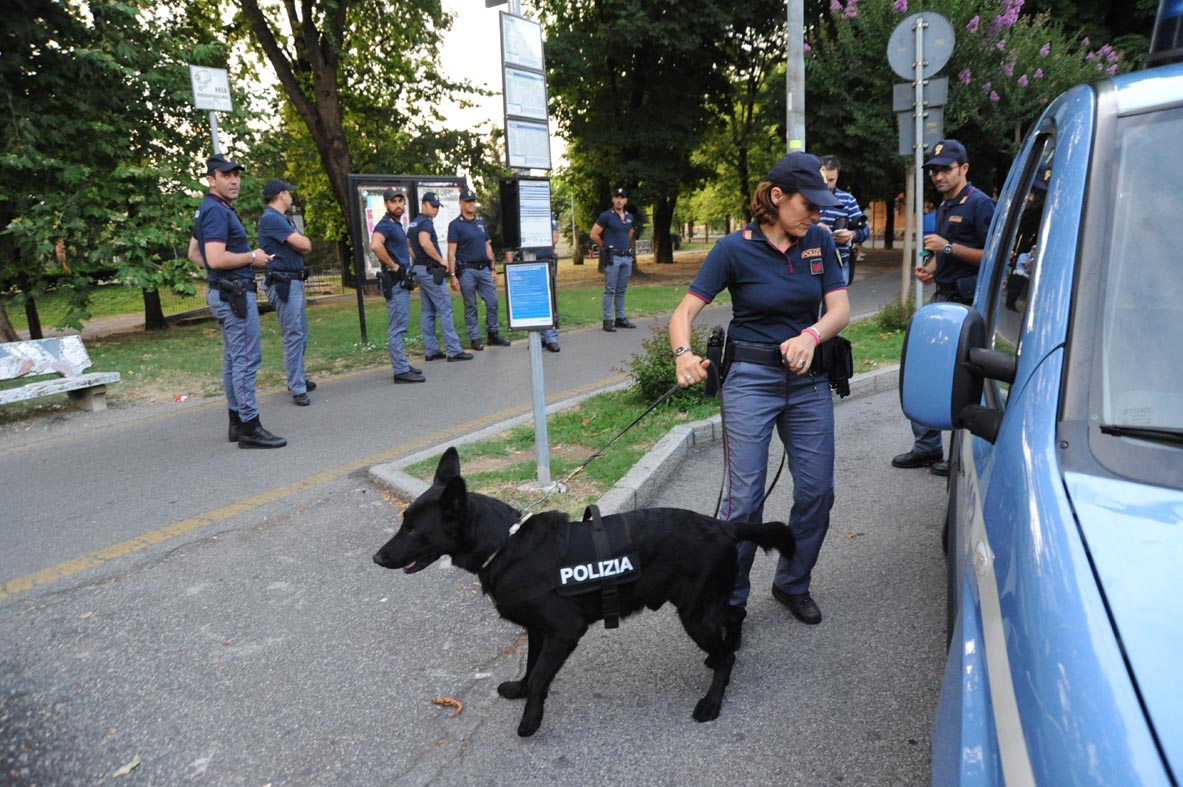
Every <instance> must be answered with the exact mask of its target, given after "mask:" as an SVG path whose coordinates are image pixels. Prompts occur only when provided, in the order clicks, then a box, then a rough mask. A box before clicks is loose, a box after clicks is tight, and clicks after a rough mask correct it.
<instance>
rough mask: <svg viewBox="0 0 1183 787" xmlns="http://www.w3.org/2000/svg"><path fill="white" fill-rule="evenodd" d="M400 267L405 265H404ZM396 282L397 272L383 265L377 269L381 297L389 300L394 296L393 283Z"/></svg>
mask: <svg viewBox="0 0 1183 787" xmlns="http://www.w3.org/2000/svg"><path fill="white" fill-rule="evenodd" d="M402 267H404V268H405V267H406V266H405V265H404V266H402ZM397 283H398V274H397V273H395V272H394V271H392V270H390V269H388V268H386V267H383V268H380V269H379V270H378V289H379V290H381V291H382V297H383V298H385V299H386V300H390V299H391V298H393V297H394V285H395V284H397Z"/></svg>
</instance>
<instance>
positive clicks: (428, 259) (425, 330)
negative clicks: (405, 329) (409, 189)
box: [407, 191, 472, 362]
mask: <svg viewBox="0 0 1183 787" xmlns="http://www.w3.org/2000/svg"><path fill="white" fill-rule="evenodd" d="M439 212H440V199H439V195H438V194H436V193H435V192H434V191H426V192H424V193H423V197H422V199H421V201H420V205H419V215H418V216H416V217H415V218H414V219H413V220H412V221H411V226H410V227H409V228H408V232H407V237H408V238H409V239H410V242H411V255H412V256H413V258H414V263H415V264H414V268H415V279H416V281H417V282H418V283H419V304H420V310H419V330H420V331H421V332H422V334H423V354H424V360H427V361H438V360H440V359H441V358H447V359H448V361H449V362H451V361H471V360H472V353H466V352H464V348H462V347H461V346H460V336H459V335H457V333H456V326H454V325H452V296H450V295H449V294H448V288H449V287H452V288H454V289H457V290H459V289H460V284H459V281H458V280H457V278H456V271H454V270H452V267H451V266H450V265H448V263H447V262H445V261H444V255H443V254H442V253H441V251H440V243H439V238H438V237H437V236H436V232H435V223H434V221H433V219H435V217H436V216H437V215H438V214H439ZM437 316H438V321H439V324H440V330H441V331H442V332H443V334H444V347H445V348H446V349H447V352H446V353H444V352H441V351H440V345H439V339H438V338H436V335H435V324H436V321H437Z"/></svg>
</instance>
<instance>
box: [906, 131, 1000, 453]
mask: <svg viewBox="0 0 1183 787" xmlns="http://www.w3.org/2000/svg"><path fill="white" fill-rule="evenodd" d="M924 168H925V169H926V170H928V175H929V177H930V178H931V179H932V185H933V186H934V187H936V190H937V191H938V192H940V194H941V197H942V198H943V201H942V202H941V204H940V206H939V207H938V208H937V216H936V232H933V233H930V234H928V235H925V236H924V249H925V250H926V251H930V252H934V256H930V257H929V258H928V260H927V261H926V262H925V264H924V265H921V266H918V267H917V268H916V278H917V279H919V280H920V281H922V282H924V283H925V284H928V283H929V282H935V283H936V294H935V295H933V298H932V299H933V301H934V302H936V301H951V302H953V303H964V304H971V303H973V297H974V288H975V287H976V286H977V280H978V265H979V264H981V262H982V249H983V248H985V246H986V234H987V233H988V232H989V231H990V220H991V219H993V218H994V201H993V200H992V199H990V198H989V197H988V196H986V195H985V194H983V193H982V192H981V191H978V190H977V189H975V188H974V187H973V185H972V184H971V183H970V182H969V180H967V175H968V173H969V159H968V158H967V156H966V153H965V147H964V146H963V145H962V144H961V143H960V142H958V141H957V140H955V139H946V140H943V141H942V142H938V143H937V145H936V147H934V148H933V156H932V158H930V159H929V160H928V161H926V162H924ZM912 434H913V435H914V437H915V442H914V444H913V446H912V450H911V451H908V452H907V453H905V454H899V455H897V456H895V457H894V458H893V459H892V460H891V464H892V467H905V468H910V467H926V466H931V467H932V472H933V473H935V474H936V475H948V474H949V463H948V462H946V461H944V459H943V457H944V454H943V452H942V450H941V432H940V430H939V429H928V428H927V427H924V426H921V425H920V424H917V423H915V422H913V423H912Z"/></svg>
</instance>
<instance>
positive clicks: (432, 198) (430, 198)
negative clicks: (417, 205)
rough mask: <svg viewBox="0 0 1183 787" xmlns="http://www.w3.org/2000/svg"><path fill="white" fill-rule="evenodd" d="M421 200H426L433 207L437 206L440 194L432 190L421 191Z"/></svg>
mask: <svg viewBox="0 0 1183 787" xmlns="http://www.w3.org/2000/svg"><path fill="white" fill-rule="evenodd" d="M423 202H426V203H427V204H428V205H430V206H431V207H433V208H438V207H439V206H440V196H439V195H438V194H436V193H435V192H434V191H425V192H423Z"/></svg>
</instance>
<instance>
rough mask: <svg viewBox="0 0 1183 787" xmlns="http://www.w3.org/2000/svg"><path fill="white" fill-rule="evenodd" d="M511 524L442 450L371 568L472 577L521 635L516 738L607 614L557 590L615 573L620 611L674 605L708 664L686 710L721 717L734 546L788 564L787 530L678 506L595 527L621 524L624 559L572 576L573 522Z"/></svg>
mask: <svg viewBox="0 0 1183 787" xmlns="http://www.w3.org/2000/svg"><path fill="white" fill-rule="evenodd" d="M518 518H519V512H518V511H517V510H516V509H514V508H511V507H510V506H508V505H506V504H505V503H502V502H500V501H499V500H495V499H493V498H491V497H487V496H485V495H480V494H475V493H473V494H468V492H467V490H466V487H465V484H464V479H463V478H461V477H460V457H459V455H458V454H457V453H456V449H455V448H449V449H448V450H447V451H446V452H445V453H444V456H443V458H442V459H441V460H440V463H439V466H438V467H437V468H436V471H435V480H434V482H433V484H432V487H431V489H429V490H428V491H426V492H424V493H423V494H422V495H421V496H420V497H419V499H417V500H416V501H415V502H414V503H412V504H411V505H410V506H409V507H408V508H407V510H406V512H405V513H404V514H403V524H402V527H400V528H399V531H398V532H397V533H395V534H394V537H393V538H391V539H390V541H388V542H387V543H386V545H385V546H383V547H382V548H381V549H380V550H378V553H377V554H375V555H374V562H375V563H377V564H378V565H380V566H383V567H385V568H401V569H403V570H404V571H405V572H406V573H408V574H411V573H414V572H416V571H420V570H422V569H424V568H426V567H427V566H429V565H430V564H431V563H432V562H434V561H435V560H437V559H439V558H440V557H441V556H442V555H450V556H451V558H452V562H453V563H454V564H455V565H457V566H459V567H461V568H463V569H466V570H468V571H471V572H472V573H474V574H476V575H477V576H478V577H480V580H481V586H482V588H483V589H484V591H485V592H486V593H488V594H489V595H490V596H492V598H493V601H494V603H495V604H496V605H497V611H498V612H499V613H500V614H501V616H502V617H503V618H505V619H507V620H510V621H513V622H514V623H517V624H519V625H521V626H524V627H525V628H526V632H527V635H528V640H529V644H528V648H529V650H528V653H527V656H526V674H525V675H524V676H522V679H521V680H515V681H508V682H506V683H502V684H501V685H500V686H498V687H497V691H498V693H500V694H501V696H503V697H506V698H508V699H520V698H522V697H525V698H526V708H525V711H524V712H523V713H522V721H521V723H520V724H519V725H518V734H519V735H522V736H527V735H533V734H534V733H535V732H537V731H538V728H539V726H541V724H542V711H543V704H544V703H545V701H546V696H547V692H548V690H549V688H550V683H551V681H552V680H553V679H554V677H555V674H556V673H558V671H559V669H560V668H561V667H562V666H563V662H565V661H566V660H567V657H568V656H569V655H571V652H572V651H574V650H575V646H576V645H577V644H578V642H579V638H580V637H582V636H583V634H584V632H586V631H587V628H588V626H589V625H590V624H592V623H595V622H596V621H598V620H600V619H602V618H604V617H605V602H604V597H603V596H602V595H601V593H600V592H591V593H583V594H581V595H563V594H561V593H560V588H559V585H560V584H563V583H565V582H568V581H573V579H579V578H581V577H582V578H584V579H586V577H587V576H588V575H589V574H591V575H593V576H597V575H602V574H613V573H614V572H617V573H619V572H620V570H621V567H622V566H623V567H625V569H627V568H639V572H637V573H632V574H629V572H627V571H624V575H627V576H625V579H626V582H625V583H624V584H619V585H616V589H617V594H618V598H617V602H618V604H619V615H620V616H621V617H627V616H628V615H631V614H632V613H634V612H637V611H639V610H640V609H641V608H642V607H648V608H649V609H654V610H655V609H658V608H659V607H660V606H661V605H662V604H664V603H665V602H667V601H669V602H672V603H673V605H674V606H675V607H676V608H677V610H678V617H679V618H680V619H681V621H682V625H683V627H684V628H685V629H686V633H687V634H689V635H690V638H691V639H693V640H694V641H695V643H697V644H698V646H699V647H701V648H702V649H703V650H705V651H706V653H707V658H706V665H707V666H708V667H710V668H711V669H712V670H714V678H713V680H712V681H711V686H710V689H709V690H708V691H707V693H706V695H705V696H704V697H703V698H702V699H701V700H699V701H698V704H697V705H696V706H695V708H694V720H695V721H700V722H701V721H711V720H713V719H715V718H717V717H718V715H719V708H720V706H721V705H722V703H723V692H724V690H725V689H726V688H727V682H728V680H729V678H730V676H731V667H732V665H733V664H734V663H735V654H734V651H735V650H736V649H737V648H738V647H739V641H740V629H741V627H742V624H743V610H742V609H741V608H735V607H731V606H729V604H728V599H729V597H730V595H731V589H732V586H733V585H734V584H735V575H736V571H737V557H736V554H737V553H736V543H737V542H739V541H743V540H746V541H754V542H755V543H756V544H758V545H759V546H761V547H763V548H764V549H766V550H767V549H770V548H773V547H775V548H776V549H777V550H779V551H780V553H781V554H782V555H784V556H785V557H791V556H792V554H793V549H794V543H795V542H794V540H793V535H792V532H791V531H790V530H789V528H788V527H787V526H786V525H784V524H782V523H778V522H769V523H765V524H744V523H732V522H721V521H719V520H717V519H712V518H710V517H707V516H703V515H701V514H696V513H694V512H692V511H684V510H681V509H676V508H652V509H642V510H640V511H635V512H631V513H628V514H621V515H615V516H609V517H605V518H604V520H603V524H604V526H605V527H606V528H607V529H609V530H611V529H612V528H613V527H614V526H615V525H616V524H618V523H619V524H621V525H623V526H624V527H625V528H626V531H627V534H628V535H627V536H626V538H627V539H628V540H629V541H630V542H631V546H630V547H629V549H630V550H631V551H629V552H628V554H627V555H626V558H625V559H617V560H616V562H615V563H613V562H612V561H602V562H601V561H593V562H589V563H586V564H581V565H578V566H576V567H575V568H574V569H572V568H571V567H569V566H568V565H567V563H566V562H565V555H566V553H567V542H568V539H569V538H570V537H571V533H573V532H574V530H575V529H576V528H577V527H578V525H575V524H572V523H570V522H569V520H568V519H567V515H566V514H563V513H561V512H558V511H549V512H546V513H543V514H537V515H535V516H533V517H530V518H529V519H527V520H526V522H525V523H524V524H522V526H521V529H520V530H518V531H517V532H516V533H515V534H511V533H510V528H511V526H512V525H514V523H516V522H517V521H518ZM617 532H619V531H617ZM637 564H639V566H638V565H637ZM561 572H562V574H563V575H562V576H560V573H561ZM616 578H617V579H620V578H621V577H616ZM615 611H616V610H615V609H613V610H611V611H610V613H609V620H608V621H607V622H608V625H613V624H614V622H615V621H614V620H612V618H613V617H614V615H613V614H612V613H614V612H615Z"/></svg>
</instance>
